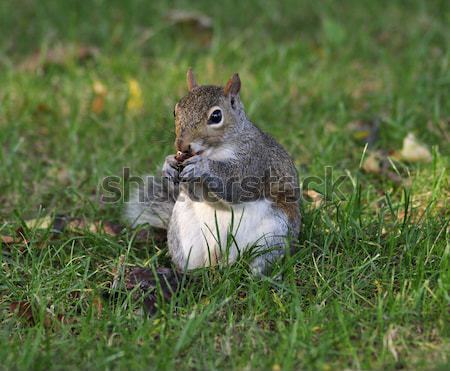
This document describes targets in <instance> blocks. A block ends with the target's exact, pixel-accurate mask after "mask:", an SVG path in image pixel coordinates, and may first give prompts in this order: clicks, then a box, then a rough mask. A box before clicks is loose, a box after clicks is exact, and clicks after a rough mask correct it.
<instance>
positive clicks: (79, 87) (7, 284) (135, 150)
mask: <svg viewBox="0 0 450 371" xmlns="http://www.w3.org/2000/svg"><path fill="white" fill-rule="evenodd" d="M179 10H182V11H196V12H200V16H199V15H195V16H191V15H189V14H188V18H189V19H186V13H180V12H177V11H179ZM183 17H184V18H183ZM449 25H450V7H449V6H448V2H447V1H408V2H406V1H372V2H369V1H367V2H363V1H356V0H348V1H339V2H337V1H323V2H313V1H311V2H309V1H293V0H292V1H279V2H278V1H273V2H269V1H257V0H249V1H229V2H210V1H206V0H201V1H195V2H194V1H191V2H188V1H170V2H169V1H168V2H163V1H143V0H141V1H140V0H136V1H119V0H114V1H102V0H98V1H59V0H46V1H39V2H38V1H31V0H30V1H26V0H19V1H8V0H6V1H2V2H1V4H0V31H1V32H0V203H1V208H0V235H1V236H2V243H1V245H0V251H1V254H0V262H1V270H0V360H1V361H0V369H35V370H57V369H64V370H66V369H78V368H81V369H153V368H155V369H174V368H176V369H246V370H248V369H268V370H290V369H297V370H298V369H319V370H335V369H365V370H367V369H370V370H372V369H409V370H411V369H428V370H429V369H431V370H435V369H436V370H438V369H442V370H444V369H447V367H449V364H448V362H449V359H448V357H449V352H450V345H449V344H450V343H449V335H450V333H449V330H450V328H449V320H448V319H449V303H450V298H449V290H450V270H449V236H448V234H449V216H450V214H449V211H448V210H449V202H448V199H449V194H450V190H449V179H448V165H449V154H450V145H449V143H450V134H449V133H450V121H449V120H450V97H449V91H450V72H449V56H450V54H449V43H450V33H449ZM189 66H192V67H193V68H194V70H195V72H196V74H197V79H198V81H199V82H200V83H207V84H224V83H225V82H226V80H227V79H228V78H229V77H230V76H231V74H232V73H233V72H239V74H240V76H241V80H242V93H241V96H242V100H243V102H244V105H245V107H246V109H247V113H248V115H249V117H250V118H251V119H252V121H253V122H254V123H255V124H257V125H258V126H259V127H260V128H262V129H263V130H265V131H267V132H269V133H270V134H272V135H273V136H274V137H275V138H276V139H277V140H278V141H279V142H280V143H282V144H283V146H284V147H285V148H286V149H287V150H288V151H289V153H290V154H291V155H292V157H293V158H294V160H295V163H296V166H297V169H298V171H299V176H300V180H301V181H302V182H303V184H304V186H305V187H304V195H305V197H304V198H305V199H304V202H303V203H302V216H303V227H302V232H301V235H300V237H299V242H298V249H297V252H296V253H295V254H292V255H290V256H288V257H286V259H284V260H283V261H281V262H280V263H279V264H278V265H277V267H276V268H275V270H274V272H273V274H272V275H271V276H267V277H264V278H255V277H253V276H252V275H251V274H250V272H249V269H248V265H247V261H246V260H245V259H243V260H242V261H240V262H239V263H238V264H236V265H234V266H231V267H220V268H214V269H205V270H201V271H197V272H195V273H193V274H192V275H190V276H188V277H185V279H184V281H183V282H182V285H181V288H180V290H179V292H178V293H177V294H176V295H175V296H173V297H172V298H171V299H170V300H165V301H163V300H160V301H159V303H158V307H157V310H156V313H155V314H154V315H152V316H148V315H146V314H145V312H144V311H143V309H142V308H143V299H142V297H139V295H138V293H137V292H136V291H133V292H129V291H126V290H125V283H124V272H125V271H126V269H127V268H129V267H133V266H140V267H147V268H151V267H153V268H155V269H156V268H157V267H160V266H167V265H168V264H169V262H170V260H169V258H168V256H167V248H166V245H165V242H164V241H163V240H161V238H160V236H157V235H156V234H155V233H150V234H147V235H146V236H144V237H145V238H143V237H142V236H143V235H144V233H142V231H144V230H143V229H141V230H132V229H130V228H128V227H124V228H122V229H120V228H119V230H118V231H117V229H116V228H114V231H113V232H111V231H110V230H108V228H106V227H107V226H108V225H110V224H111V225H113V226H114V227H115V226H118V225H119V223H123V221H122V220H121V214H122V210H123V202H121V201H120V202H115V203H105V202H104V199H103V196H104V190H103V189H102V187H101V184H102V180H103V179H104V178H105V177H110V176H115V177H119V178H120V180H119V183H120V184H121V185H124V188H126V186H127V184H128V183H127V182H126V180H124V179H123V169H124V168H128V169H129V171H130V174H132V175H141V174H147V173H152V172H156V171H157V170H158V169H159V168H160V166H161V164H162V161H163V160H164V158H165V156H166V155H167V154H169V153H173V152H174V148H173V141H174V135H175V134H174V124H173V116H172V111H173V107H174V105H175V103H176V102H177V100H178V99H179V98H181V97H182V96H183V95H184V94H185V93H186V83H185V73H186V70H187V68H188V67H189ZM412 135H413V136H414V139H413V140H412V143H411V145H410V147H408V148H410V149H409V152H412V154H411V153H407V152H408V151H407V149H405V148H404V139H405V138H406V137H408V138H410V139H411V138H413V137H412ZM402 149H403V150H402ZM417 154H419V155H417ZM333 185H334V187H333ZM56 216H58V218H56ZM61 216H64V217H65V218H81V219H83V223H81V222H80V223H79V224H78V225H77V226H75V227H73V225H72V227H70V225H69V227H68V226H66V228H65V229H62V228H57V227H56V224H57V223H56V224H55V218H56V219H57V220H56V222H58V220H60V219H61ZM107 223H110V224H107ZM69 224H70V223H69ZM72 224H73V223H72ZM101 225H104V228H102V227H101ZM277 277H278V278H277ZM279 277H282V279H279Z"/></svg>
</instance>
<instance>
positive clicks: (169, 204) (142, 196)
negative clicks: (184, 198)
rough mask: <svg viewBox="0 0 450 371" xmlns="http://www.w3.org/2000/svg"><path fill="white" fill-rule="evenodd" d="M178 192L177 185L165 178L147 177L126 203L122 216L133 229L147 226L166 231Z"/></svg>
mask: <svg viewBox="0 0 450 371" xmlns="http://www.w3.org/2000/svg"><path fill="white" fill-rule="evenodd" d="M178 192H179V190H178V185H176V184H174V183H173V182H168V181H167V180H166V178H157V177H153V176H147V177H145V178H144V184H143V185H141V186H140V187H139V188H137V189H135V190H134V191H133V193H132V195H131V197H130V201H129V202H127V203H126V205H125V213H124V216H125V218H126V219H127V220H128V222H129V223H130V224H131V225H132V226H133V227H136V226H137V225H140V224H149V225H150V226H152V227H156V228H164V229H167V226H168V224H169V220H170V216H171V215H172V210H173V206H174V205H175V201H176V199H177V197H178Z"/></svg>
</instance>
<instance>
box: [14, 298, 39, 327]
mask: <svg viewBox="0 0 450 371" xmlns="http://www.w3.org/2000/svg"><path fill="white" fill-rule="evenodd" d="M9 311H10V312H11V313H14V314H16V315H17V316H18V317H19V318H21V319H23V320H24V321H25V322H27V323H28V324H30V325H34V323H35V321H34V317H33V310H32V308H31V304H30V303H29V302H27V301H14V302H12V303H11V304H9Z"/></svg>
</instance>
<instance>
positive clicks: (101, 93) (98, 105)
mask: <svg viewBox="0 0 450 371" xmlns="http://www.w3.org/2000/svg"><path fill="white" fill-rule="evenodd" d="M92 90H93V91H94V99H93V100H92V103H91V111H92V112H94V113H95V114H97V115H98V114H100V113H102V112H103V111H104V109H105V97H106V94H107V93H108V90H107V89H106V87H105V85H103V84H102V83H101V82H100V81H98V80H96V81H94V83H93V84H92Z"/></svg>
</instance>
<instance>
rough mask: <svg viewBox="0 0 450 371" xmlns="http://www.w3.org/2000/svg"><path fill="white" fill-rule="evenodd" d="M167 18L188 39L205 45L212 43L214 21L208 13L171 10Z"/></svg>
mask: <svg viewBox="0 0 450 371" xmlns="http://www.w3.org/2000/svg"><path fill="white" fill-rule="evenodd" d="M166 19H167V21H168V22H169V23H170V24H171V25H172V26H173V27H174V28H176V29H178V31H179V32H180V34H181V35H183V36H184V37H185V38H186V39H189V40H191V41H195V42H197V43H198V44H200V45H201V46H204V47H207V46H209V45H211V41H212V37H213V23H212V19H211V18H210V17H208V16H207V15H205V14H202V13H199V12H192V11H185V10H171V11H170V12H169V13H167V15H166Z"/></svg>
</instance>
